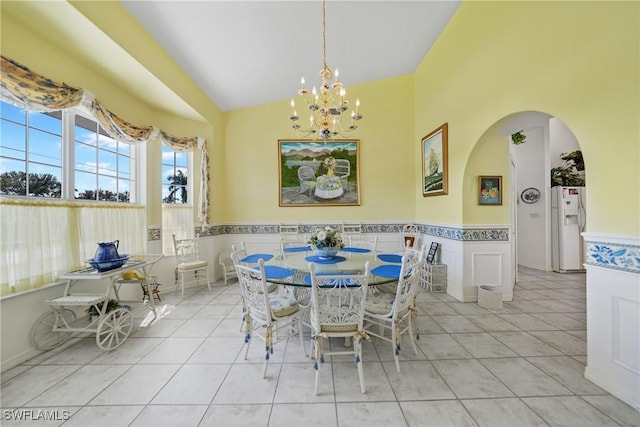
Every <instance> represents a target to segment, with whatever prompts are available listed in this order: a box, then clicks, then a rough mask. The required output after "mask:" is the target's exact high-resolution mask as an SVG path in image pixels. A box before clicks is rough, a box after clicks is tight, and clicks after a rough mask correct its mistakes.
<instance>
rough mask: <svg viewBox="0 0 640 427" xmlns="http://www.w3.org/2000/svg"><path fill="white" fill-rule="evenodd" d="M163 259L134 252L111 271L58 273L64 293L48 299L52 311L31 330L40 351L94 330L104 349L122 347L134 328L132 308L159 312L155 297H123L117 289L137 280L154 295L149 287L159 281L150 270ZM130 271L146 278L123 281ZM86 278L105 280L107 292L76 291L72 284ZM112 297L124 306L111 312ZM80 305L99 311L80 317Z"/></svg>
mask: <svg viewBox="0 0 640 427" xmlns="http://www.w3.org/2000/svg"><path fill="white" fill-rule="evenodd" d="M160 258H162V255H133V256H131V257H130V258H129V259H128V261H127V262H126V263H125V264H124V265H123V266H121V267H118V268H114V269H112V270H108V271H97V270H96V269H94V268H93V267H87V268H82V269H80V270H75V271H70V272H68V273H64V274H61V275H60V276H58V278H59V279H63V280H66V281H67V284H66V286H65V289H64V294H63V295H62V296H60V297H57V298H53V299H49V300H46V301H45V304H46V305H48V306H49V307H50V308H51V311H50V312H47V313H45V314H43V315H42V316H41V317H40V318H39V319H38V321H37V322H36V323H35V325H34V326H33V328H32V330H31V342H32V343H33V345H34V346H35V347H36V348H38V349H40V350H51V349H53V348H55V347H58V346H60V345H62V344H64V343H65V342H67V341H68V340H69V339H71V338H72V337H73V336H74V334H75V333H95V334H96V344H97V345H98V347H99V348H101V349H102V350H113V349H115V348H116V347H118V346H120V345H121V344H122V343H123V342H124V341H125V340H126V339H127V337H128V336H129V334H130V333H131V330H132V328H133V317H132V315H131V312H132V310H137V309H140V308H146V309H148V310H149V311H151V312H152V313H153V320H155V319H156V317H157V313H156V307H155V303H154V298H145V297H143V298H142V300H135V301H128V300H121V299H120V294H119V292H118V291H119V289H120V287H121V286H123V285H126V284H132V283H135V284H138V285H139V286H141V287H142V290H143V294H146V295H151V293H152V292H153V289H150V287H153V286H155V285H156V284H155V279H154V278H153V277H152V276H150V272H151V269H152V267H153V265H154V264H155V263H156V262H158V261H159V260H160ZM130 271H138V272H140V273H142V276H143V278H142V279H140V280H124V279H123V274H124V273H127V272H130ZM84 280H103V281H104V282H105V287H106V289H105V292H103V293H101V294H99V293H93V294H83V293H74V292H73V291H72V288H73V286H74V285H75V284H76V283H78V282H80V281H84ZM150 291H151V292H150ZM111 299H114V300H116V301H118V303H119V304H121V305H120V306H119V307H118V308H116V309H114V310H111V311H109V310H108V308H109V307H108V305H109V301H110V300H111ZM122 304H126V305H127V306H123V305H122ZM81 306H84V307H93V309H94V310H91V311H94V312H97V313H98V314H97V315H96V316H90V315H86V316H82V317H80V318H78V317H77V316H76V312H75V311H74V309H77V308H78V307H81ZM131 307H134V308H131ZM153 320H152V321H153Z"/></svg>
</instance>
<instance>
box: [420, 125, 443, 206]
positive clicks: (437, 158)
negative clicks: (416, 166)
mask: <svg viewBox="0 0 640 427" xmlns="http://www.w3.org/2000/svg"><path fill="white" fill-rule="evenodd" d="M448 133H449V132H448V125H447V123H445V124H443V125H442V126H440V127H439V128H437V129H435V130H434V131H433V132H431V133H429V134H427V135H426V136H425V137H424V138H422V141H421V144H422V196H424V197H427V196H439V195H442V194H447V182H448V178H449V177H448V175H449V165H448V161H449V158H448V153H447V144H448Z"/></svg>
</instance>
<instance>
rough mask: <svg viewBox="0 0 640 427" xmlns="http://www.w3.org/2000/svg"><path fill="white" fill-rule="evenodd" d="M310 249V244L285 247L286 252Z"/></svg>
mask: <svg viewBox="0 0 640 427" xmlns="http://www.w3.org/2000/svg"><path fill="white" fill-rule="evenodd" d="M310 250H311V248H310V247H309V246H296V247H292V248H284V251H285V252H307V251H310Z"/></svg>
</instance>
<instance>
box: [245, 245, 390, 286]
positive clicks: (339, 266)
mask: <svg viewBox="0 0 640 427" xmlns="http://www.w3.org/2000/svg"><path fill="white" fill-rule="evenodd" d="M260 259H262V260H263V261H264V269H265V278H266V280H267V281H268V282H270V283H277V284H280V285H288V286H302V287H310V286H311V278H310V274H309V263H311V262H313V263H315V265H316V268H315V271H316V274H318V275H334V274H335V275H342V274H363V273H364V269H365V264H366V263H367V262H369V280H368V284H369V286H377V285H382V284H386V283H391V282H394V281H397V280H398V277H399V276H400V266H401V265H402V255H400V254H396V253H374V252H373V251H371V250H370V249H366V248H356V247H344V248H341V249H340V250H339V251H338V254H337V255H336V256H335V257H332V258H322V257H320V256H318V255H316V254H315V251H314V250H313V249H312V248H311V247H309V246H299V247H289V248H285V249H284V251H277V252H264V253H251V254H249V255H247V256H245V257H244V258H242V259H241V260H240V262H243V263H245V264H256V265H257V263H258V261H259V260H260Z"/></svg>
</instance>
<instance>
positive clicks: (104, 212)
mask: <svg viewBox="0 0 640 427" xmlns="http://www.w3.org/2000/svg"><path fill="white" fill-rule="evenodd" d="M78 235H79V239H78V240H79V248H80V257H81V260H83V261H86V260H87V259H90V258H93V256H94V255H95V252H96V248H97V247H98V243H101V242H113V241H116V240H118V241H119V245H118V254H120V255H125V254H128V255H135V254H139V255H140V254H145V253H146V252H147V249H146V240H147V239H146V225H145V211H144V208H143V207H142V206H114V207H104V206H99V207H98V206H96V207H81V208H79V209H78Z"/></svg>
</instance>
